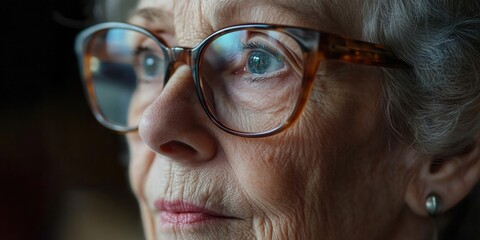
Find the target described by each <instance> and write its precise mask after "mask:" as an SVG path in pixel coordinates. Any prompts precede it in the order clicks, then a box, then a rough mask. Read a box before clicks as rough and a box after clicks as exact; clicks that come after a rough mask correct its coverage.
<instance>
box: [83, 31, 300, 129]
mask: <svg viewBox="0 0 480 240" xmlns="http://www.w3.org/2000/svg"><path fill="white" fill-rule="evenodd" d="M166 54H167V53H166V50H165V48H162V47H161V46H160V45H159V42H158V41H156V40H155V39H152V38H150V37H149V36H147V35H145V34H144V33H141V32H137V31H135V30H131V29H123V28H110V29H104V30H100V31H98V32H96V33H94V34H93V35H92V36H91V37H90V38H89V40H88V42H87V44H86V53H85V56H86V60H85V66H84V68H85V70H86V73H87V74H86V76H90V81H91V84H92V87H93V90H94V96H93V98H94V101H95V104H96V106H97V108H98V111H99V113H100V114H101V115H102V117H103V118H104V119H105V120H106V121H108V122H110V123H111V124H113V125H117V126H122V127H135V126H137V125H138V122H139V118H140V116H141V114H142V112H143V111H144V110H145V108H146V107H147V106H148V105H149V104H151V103H152V102H153V101H154V100H155V99H156V98H157V97H159V96H161V93H162V89H163V87H164V82H165V81H164V80H165V74H166V69H167V67H168V64H169V63H168V60H167V59H168V58H167V57H166ZM197 68H198V76H194V77H195V78H198V82H199V85H200V86H199V87H200V90H201V93H202V96H201V98H203V100H204V102H205V105H206V107H207V109H208V111H209V112H210V114H211V116H213V118H215V120H216V121H217V122H219V123H220V124H222V125H223V126H224V127H226V128H229V129H232V130H235V131H240V132H247V133H258V132H265V131H269V130H272V129H275V128H277V127H280V126H282V125H284V124H285V123H286V122H288V120H289V119H290V118H291V117H292V115H293V114H294V112H295V110H296V108H297V104H298V102H299V100H300V97H301V96H300V95H301V93H302V79H303V68H304V59H303V54H302V50H301V47H300V46H299V45H298V43H297V42H296V41H295V40H294V39H293V38H292V37H290V36H289V35H287V34H285V33H282V32H279V31H275V30H261V29H240V30H235V31H231V32H226V33H222V34H219V35H217V36H215V37H213V38H211V40H210V41H209V42H208V43H206V44H205V45H204V46H203V47H202V48H201V50H200V52H199V57H198V66H197Z"/></svg>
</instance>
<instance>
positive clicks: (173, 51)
mask: <svg viewBox="0 0 480 240" xmlns="http://www.w3.org/2000/svg"><path fill="white" fill-rule="evenodd" d="M169 54H170V59H171V63H170V64H171V66H172V68H173V70H175V69H177V67H178V66H180V65H182V64H187V65H188V66H192V48H187V47H178V46H175V47H172V48H170V53H169Z"/></svg>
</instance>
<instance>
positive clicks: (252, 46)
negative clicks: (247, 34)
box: [242, 42, 283, 61]
mask: <svg viewBox="0 0 480 240" xmlns="http://www.w3.org/2000/svg"><path fill="white" fill-rule="evenodd" d="M256 49H261V50H264V51H266V52H268V53H270V54H272V55H273V56H274V57H275V58H276V59H278V60H282V61H283V56H282V55H281V54H280V53H279V52H278V51H277V50H275V49H274V48H272V47H271V46H268V45H266V44H264V43H261V42H248V43H242V50H256Z"/></svg>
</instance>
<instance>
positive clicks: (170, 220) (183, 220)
mask: <svg viewBox="0 0 480 240" xmlns="http://www.w3.org/2000/svg"><path fill="white" fill-rule="evenodd" d="M160 218H161V220H162V223H163V224H166V225H193V224H199V223H206V222H212V221H218V220H222V219H224V220H225V219H227V218H225V217H219V216H213V215H209V214H206V213H201V212H182V213H176V212H161V213H160Z"/></svg>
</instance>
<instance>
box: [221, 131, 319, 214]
mask: <svg viewBox="0 0 480 240" xmlns="http://www.w3.org/2000/svg"><path fill="white" fill-rule="evenodd" d="M303 138H305V136H304V137H303ZM237 142H238V141H237ZM304 147H306V146H305V142H304V141H303V140H302V139H300V138H297V137H292V136H286V135H285V134H280V135H279V136H276V137H273V138H270V139H262V140H258V139H253V140H246V141H243V142H242V143H241V144H233V145H232V144H230V145H229V146H225V150H226V152H227V153H230V154H227V159H229V164H230V165H231V168H232V171H233V173H234V175H235V177H236V181H237V182H238V184H239V185H240V187H241V188H242V190H243V191H244V194H245V195H246V196H247V198H248V200H249V201H250V204H251V205H252V208H253V209H254V210H255V212H259V213H263V214H265V215H269V214H272V213H274V214H276V215H278V214H279V213H281V214H285V215H287V214H293V215H295V214H298V213H299V212H302V213H303V212H304V211H303V208H304V207H305V204H306V202H305V201H307V200H306V199H307V198H309V197H308V195H309V193H307V191H308V190H307V187H306V186H308V185H310V183H311V181H317V180H318V179H316V176H322V174H321V173H320V172H319V169H321V167H320V165H321V163H320V162H318V161H316V157H315V155H316V153H315V151H303V150H302V149H303V148H304ZM307 148H308V147H307ZM319 184H321V183H319V182H316V184H314V185H319Z"/></svg>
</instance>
